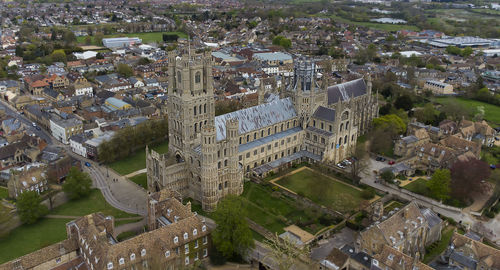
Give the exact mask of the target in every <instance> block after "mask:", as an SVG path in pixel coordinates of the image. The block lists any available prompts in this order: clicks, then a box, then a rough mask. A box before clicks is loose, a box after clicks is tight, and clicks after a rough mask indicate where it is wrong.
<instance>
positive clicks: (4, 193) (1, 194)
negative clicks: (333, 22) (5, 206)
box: [0, 187, 9, 200]
mask: <svg viewBox="0 0 500 270" xmlns="http://www.w3.org/2000/svg"><path fill="white" fill-rule="evenodd" d="M8 196H9V190H8V189H7V188H5V187H0V200H1V199H5V198H7V197H8Z"/></svg>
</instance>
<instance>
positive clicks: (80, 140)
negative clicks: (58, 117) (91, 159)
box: [69, 134, 87, 157]
mask: <svg viewBox="0 0 500 270" xmlns="http://www.w3.org/2000/svg"><path fill="white" fill-rule="evenodd" d="M86 141H87V137H85V136H84V135H83V134H77V135H74V136H71V138H70V139H69V145H70V146H71V151H73V153H75V154H77V155H80V156H82V157H87V148H85V142H86Z"/></svg>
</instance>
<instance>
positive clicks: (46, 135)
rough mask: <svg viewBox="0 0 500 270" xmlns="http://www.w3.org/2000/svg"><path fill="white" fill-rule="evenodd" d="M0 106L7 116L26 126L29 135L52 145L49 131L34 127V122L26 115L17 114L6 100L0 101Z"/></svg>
mask: <svg viewBox="0 0 500 270" xmlns="http://www.w3.org/2000/svg"><path fill="white" fill-rule="evenodd" d="M0 105H2V106H3V107H4V108H5V113H6V114H7V115H9V116H11V117H14V118H16V119H17V120H19V121H21V123H23V124H24V125H25V126H26V129H27V131H28V134H35V135H36V136H38V137H40V138H42V139H44V140H45V141H46V142H47V144H52V137H51V136H50V134H49V133H48V132H47V131H45V130H44V129H43V128H40V130H38V129H36V128H35V127H34V126H33V124H32V123H33V122H32V121H30V120H29V119H28V118H26V117H25V116H24V115H22V114H20V113H19V112H17V110H16V109H15V108H14V107H12V106H11V105H10V104H8V103H7V102H5V101H4V100H1V99H0Z"/></svg>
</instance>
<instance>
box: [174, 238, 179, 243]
mask: <svg viewBox="0 0 500 270" xmlns="http://www.w3.org/2000/svg"><path fill="white" fill-rule="evenodd" d="M174 243H175V244H177V243H179V237H177V236H176V237H174Z"/></svg>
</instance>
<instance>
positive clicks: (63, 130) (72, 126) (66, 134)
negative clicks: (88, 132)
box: [50, 117, 83, 144]
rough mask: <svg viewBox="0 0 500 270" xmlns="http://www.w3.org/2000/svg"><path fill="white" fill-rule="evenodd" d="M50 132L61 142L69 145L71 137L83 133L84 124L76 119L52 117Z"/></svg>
mask: <svg viewBox="0 0 500 270" xmlns="http://www.w3.org/2000/svg"><path fill="white" fill-rule="evenodd" d="M50 132H51V134H52V136H54V137H55V138H56V139H57V140H59V141H60V142H62V143H64V144H69V138H70V137H71V136H73V135H76V134H80V133H82V132H83V123H82V121H80V120H78V119H76V118H68V119H62V118H60V117H52V118H51V119H50Z"/></svg>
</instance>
